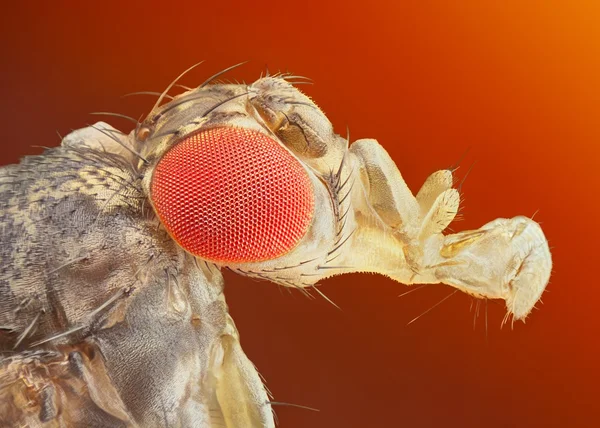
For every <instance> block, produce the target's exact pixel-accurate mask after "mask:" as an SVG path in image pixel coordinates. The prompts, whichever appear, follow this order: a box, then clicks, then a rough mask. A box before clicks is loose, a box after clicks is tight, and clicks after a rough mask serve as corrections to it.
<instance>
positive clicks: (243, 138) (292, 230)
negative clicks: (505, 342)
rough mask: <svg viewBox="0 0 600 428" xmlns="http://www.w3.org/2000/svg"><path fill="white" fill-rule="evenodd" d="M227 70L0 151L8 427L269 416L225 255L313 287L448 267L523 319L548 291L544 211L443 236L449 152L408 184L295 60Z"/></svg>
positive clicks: (2, 411)
mask: <svg viewBox="0 0 600 428" xmlns="http://www.w3.org/2000/svg"><path fill="white" fill-rule="evenodd" d="M228 70H229V69H227V70H225V71H228ZM221 74H222V73H217V74H216V75H214V76H212V77H211V78H209V79H208V80H207V81H205V82H204V83H202V84H201V85H199V86H198V87H196V88H186V91H185V92H184V93H182V94H179V95H177V96H174V97H172V96H170V95H168V92H169V91H170V90H171V89H172V87H173V86H174V85H175V83H176V82H173V83H172V84H171V85H169V87H168V88H167V89H166V90H165V91H164V92H163V93H162V94H158V95H159V98H158V101H157V102H156V105H155V106H154V108H153V109H152V110H151V111H150V113H149V114H148V115H147V117H146V118H145V119H144V120H143V121H141V122H137V121H135V120H134V122H136V125H135V129H134V130H133V131H132V132H131V133H129V134H125V133H123V132H120V131H119V130H117V129H115V128H113V127H111V126H109V125H108V124H106V123H104V122H98V123H96V124H95V125H91V126H89V127H86V128H83V129H80V130H77V131H74V132H72V133H71V134H69V135H67V136H66V137H64V138H63V139H62V143H61V145H60V147H56V148H51V149H47V150H46V151H45V152H44V153H43V154H41V155H37V156H28V157H25V158H24V159H22V161H21V162H20V163H19V164H17V165H8V166H4V167H2V168H1V169H0V230H1V237H2V245H1V246H0V251H1V254H2V258H1V264H0V268H1V270H0V355H1V360H0V423H1V424H2V426H28V427H55V426H69V427H91V426H98V427H99V426H102V427H106V426H111V427H112V426H115V427H154V426H161V427H164V426H169V427H177V426H179V427H191V426H198V427H240V428H248V427H273V426H274V418H273V413H272V409H271V404H272V403H273V402H272V401H271V398H270V396H269V394H268V392H267V391H266V389H265V387H264V386H263V383H262V381H261V378H260V376H259V374H258V372H257V370H256V369H255V367H254V366H253V365H252V363H251V362H250V360H249V359H248V358H247V357H246V355H245V354H244V352H243V350H242V348H241V347H240V342H239V335H238V332H237V329H236V326H235V324H234V322H233V319H232V318H231V317H230V315H229V314H228V310H227V304H226V302H225V296H224V294H223V277H222V275H221V272H222V270H223V269H229V270H231V271H233V272H236V273H238V274H240V275H245V276H248V277H252V278H258V279H261V280H267V281H271V282H274V283H276V284H279V285H282V286H285V287H292V288H296V289H298V290H301V291H302V292H305V293H307V292H309V291H313V290H314V291H316V292H319V290H318V288H317V286H318V284H319V283H320V282H321V281H322V280H324V279H325V278H328V277H331V276H333V275H339V274H347V273H352V272H374V273H379V274H383V275H386V276H388V277H390V278H391V279H393V280H395V281H398V282H401V283H403V284H406V285H412V284H430V283H444V284H448V285H450V286H452V287H455V288H456V289H457V291H458V290H460V291H462V292H464V293H467V294H469V295H471V296H474V297H476V298H486V299H502V300H504V301H505V303H506V309H507V316H512V317H513V319H517V320H523V319H525V317H526V316H527V315H528V314H529V312H530V311H531V309H532V308H533V306H534V304H535V303H536V302H537V301H538V299H539V298H540V296H541V294H542V292H543V291H544V288H545V287H546V284H547V283H548V280H549V276H550V271H551V257H550V251H549V248H548V243H547V241H546V239H545V237H544V234H543V232H542V230H541V228H540V226H539V225H538V224H537V223H536V222H534V221H533V220H531V219H529V218H526V217H515V218H511V219H496V220H494V221H491V222H490V223H487V224H485V225H484V226H482V227H481V228H479V229H477V230H469V231H463V232H459V233H452V234H445V233H444V231H445V230H446V229H447V227H448V225H449V224H450V223H451V222H452V221H453V219H454V218H455V215H456V214H457V212H458V210H459V204H460V193H459V190H458V189H456V188H455V187H454V181H455V180H454V178H453V171H452V170H441V171H437V172H434V173H433V174H431V175H430V176H429V177H428V178H427V179H426V181H425V183H424V184H423V185H422V187H421V188H420V190H419V191H418V192H417V193H416V195H415V194H413V193H412V192H411V190H410V189H409V188H408V186H407V185H406V183H405V182H404V180H403V178H402V175H401V173H400V171H399V170H398V168H397V167H396V165H395V163H394V161H393V160H392V159H391V157H390V156H389V155H388V153H387V152H386V151H385V150H384V148H383V147H382V146H381V145H380V144H379V143H378V142H377V141H375V140H373V139H361V140H358V141H354V142H353V143H352V144H350V141H349V139H348V138H344V137H341V136H339V135H337V134H336V133H335V132H334V130H333V128H332V125H331V123H330V122H329V120H328V119H327V117H326V116H325V115H324V113H323V112H322V111H321V110H320V109H319V108H318V107H317V106H316V104H315V103H313V101H312V100H311V99H310V98H309V97H307V96H306V95H304V94H303V93H302V92H301V91H299V90H298V89H297V88H296V85H295V84H296V83H301V82H302V81H304V80H303V79H302V78H301V77H299V76H293V75H289V74H276V75H267V76H265V77H261V78H259V79H258V80H257V81H255V82H254V83H252V84H250V85H246V84H229V83H216V82H215V79H216V78H218V77H219V76H220V75H221ZM180 77H181V76H180ZM164 101H168V102H164ZM319 293H320V292H319Z"/></svg>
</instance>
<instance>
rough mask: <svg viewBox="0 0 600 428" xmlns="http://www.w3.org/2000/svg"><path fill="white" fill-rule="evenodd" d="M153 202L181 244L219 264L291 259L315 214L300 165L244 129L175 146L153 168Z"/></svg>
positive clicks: (208, 134) (272, 142) (194, 138)
mask: <svg viewBox="0 0 600 428" xmlns="http://www.w3.org/2000/svg"><path fill="white" fill-rule="evenodd" d="M150 197H151V200H152V203H153V205H154V208H155V210H156V212H157V214H158V215H159V217H160V219H161V221H162V223H163V224H164V226H165V227H166V228H167V230H168V231H169V233H170V234H171V236H172V237H173V238H174V239H175V240H176V241H177V242H178V243H179V245H181V246H182V247H183V248H184V249H185V250H187V251H189V252H190V253H192V254H194V255H196V256H198V257H201V258H203V259H206V260H210V261H214V262H220V263H243V262H257V261H263V260H269V259H273V258H276V257H279V256H282V255H284V254H286V253H288V252H289V251H290V250H292V249H293V248H294V247H295V246H296V245H297V244H298V242H299V241H300V240H301V239H302V237H303V236H304V235H305V234H306V232H307V230H308V227H309V225H310V222H311V220H312V216H313V211H314V193H313V188H312V184H311V181H310V177H309V176H308V173H307V172H306V170H305V169H304V168H303V166H302V165H301V163H300V162H299V161H298V160H297V159H296V158H295V157H294V156H292V155H291V154H290V153H289V152H288V151H287V150H286V149H285V148H283V147H282V146H281V145H280V144H279V143H278V142H277V141H275V140H274V139H272V138H270V137H268V136H267V135H264V134H262V133H261V132H258V131H254V130H249V129H243V128H228V127H222V128H213V129H209V130H205V131H202V132H200V133H197V134H194V135H192V136H190V137H188V138H186V139H184V140H182V141H181V142H179V143H177V144H176V145H175V146H174V147H173V148H171V149H170V150H169V151H168V152H167V153H166V154H165V155H164V156H163V157H162V158H161V159H160V161H159V162H158V164H157V165H156V168H155V171H154V175H153V177H152V181H151V187H150Z"/></svg>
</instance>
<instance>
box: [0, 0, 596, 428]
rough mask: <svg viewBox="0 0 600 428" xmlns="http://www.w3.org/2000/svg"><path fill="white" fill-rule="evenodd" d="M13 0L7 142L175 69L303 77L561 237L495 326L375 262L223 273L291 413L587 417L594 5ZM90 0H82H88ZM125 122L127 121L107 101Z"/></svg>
mask: <svg viewBox="0 0 600 428" xmlns="http://www.w3.org/2000/svg"><path fill="white" fill-rule="evenodd" d="M10 3H11V6H10V7H8V6H6V5H4V6H3V7H2V9H3V10H2V12H1V15H2V16H1V17H0V20H1V24H2V25H1V29H0V31H1V37H0V46H1V52H2V71H1V75H2V78H1V81H0V85H1V89H2V90H1V93H2V102H1V105H2V107H1V112H2V117H1V122H0V123H1V126H2V150H1V155H2V158H1V161H2V163H10V162H15V161H17V159H18V158H19V157H20V156H23V155H25V154H31V153H38V152H39V150H40V149H38V148H34V147H32V145H50V146H51V145H57V144H58V142H59V140H58V137H57V136H56V132H55V131H56V130H58V131H59V132H60V133H61V134H65V133H67V132H68V131H69V130H70V129H71V128H79V127H82V126H85V124H86V123H89V122H90V121H92V120H96V118H93V117H89V116H88V115H87V113H88V112H90V111H102V110H108V111H119V112H123V113H127V114H131V115H133V116H138V115H140V114H141V113H143V112H144V111H145V109H147V108H149V107H150V106H151V104H152V102H153V100H152V99H150V98H147V99H146V98H143V99H142V98H139V99H137V100H135V99H132V98H130V99H120V98H119V97H120V96H121V95H122V94H125V93H128V92H133V91H142V90H162V88H164V86H165V85H166V84H167V83H168V82H169V81H170V80H171V79H172V78H173V77H174V76H176V75H177V74H179V72H180V71H182V70H183V69H185V68H187V67H188V66H189V65H191V64H193V63H195V62H197V61H198V60H201V59H206V60H207V62H206V63H205V64H204V65H202V66H201V68H200V69H198V70H195V71H194V72H193V73H192V74H191V75H190V76H188V77H187V78H186V82H184V83H188V84H193V83H194V82H199V81H201V79H203V78H204V77H206V76H208V75H209V74H212V73H213V72H215V71H217V70H219V69H221V68H224V67H226V66H228V65H231V64H234V63H236V62H239V61H243V60H250V63H249V64H247V65H245V66H244V67H243V68H240V69H238V70H236V71H235V72H234V73H231V74H230V77H231V78H237V79H245V80H247V81H249V80H252V79H254V78H256V77H258V75H259V74H260V72H261V71H262V70H263V69H264V67H265V65H268V67H269V69H270V70H277V69H281V70H291V71H293V72H295V73H298V74H302V75H306V76H310V77H311V78H313V79H314V80H315V82H316V85H315V86H313V87H306V86H303V87H302V88H306V91H307V92H308V93H309V94H310V95H311V96H312V97H313V98H314V99H315V100H316V102H317V103H318V104H319V105H320V106H321V107H322V108H323V109H324V111H325V112H326V113H327V114H328V116H329V117H330V118H331V120H332V122H333V123H334V125H335V126H336V129H337V130H338V132H340V133H345V129H346V125H348V126H349V127H350V132H351V135H352V137H353V139H357V138H362V137H373V138H377V139H378V140H379V141H380V142H381V143H382V144H383V145H384V146H385V147H386V149H387V150H388V151H389V152H390V153H391V154H392V156H393V158H394V159H395V160H396V162H397V164H398V166H399V167H400V169H401V171H402V173H403V175H404V177H405V179H406V181H407V183H408V184H409V186H411V188H412V189H413V190H416V189H418V187H419V186H420V184H421V183H422V182H423V180H424V179H425V178H426V176H427V175H428V174H429V173H431V172H432V171H434V170H436V169H439V168H444V167H447V166H449V165H451V164H453V163H455V162H456V161H457V160H458V159H459V158H460V157H461V155H462V154H463V153H464V152H465V150H466V149H467V148H469V147H470V148H471V149H470V151H469V153H468V154H467V156H466V159H465V160H464V161H463V164H462V165H463V167H462V168H461V169H460V170H459V175H460V174H464V172H465V171H466V169H467V167H468V165H469V164H470V163H471V162H473V161H474V160H477V161H478V163H477V164H476V165H475V167H474V169H473V170H472V171H471V173H470V175H469V178H468V179H467V180H466V183H465V185H464V187H463V192H464V194H465V197H466V201H465V211H464V214H465V220H464V221H463V222H460V223H456V224H455V225H454V226H455V228H457V229H467V228H475V227H479V226H480V225H482V224H484V223H485V222H487V221H489V220H491V219H493V218H496V217H512V216H515V215H518V214H524V215H532V214H533V213H534V212H535V211H536V210H538V209H539V213H538V214H537V217H536V219H537V220H538V221H540V222H542V226H543V228H544V230H545V233H546V235H547V237H548V238H549V241H550V244H551V246H552V247H553V258H554V263H555V270H554V273H553V276H552V279H551V283H550V285H549V287H548V293H546V294H544V296H543V299H544V305H542V306H541V310H539V311H535V312H534V313H533V315H532V316H531V317H530V318H529V319H528V320H527V324H522V323H517V324H515V328H514V330H511V329H510V328H506V327H505V328H504V329H503V330H500V322H501V319H502V317H503V315H504V311H503V309H502V307H501V306H498V305H495V304H490V305H489V313H488V321H489V328H488V333H487V337H486V333H485V326H484V324H485V322H484V315H483V312H482V313H481V314H480V316H479V318H478V319H477V320H476V325H475V329H474V328H473V317H474V316H473V312H471V313H470V312H469V305H470V299H469V298H468V297H466V296H463V295H461V296H459V295H456V296H454V297H453V298H452V299H449V300H448V301H447V302H445V303H444V304H443V305H441V306H439V307H437V308H435V309H434V310H433V311H431V312H430V313H428V314H427V315H426V316H424V317H422V318H421V319H420V320H419V321H418V322H416V323H414V324H412V325H410V326H406V323H407V322H408V321H409V320H411V319H412V318H414V317H415V316H416V315H418V314H419V313H421V312H423V311H425V310H426V309H427V308H429V307H430V306H431V305H433V304H435V303H436V302H437V301H439V300H440V299H441V298H443V297H444V296H446V295H447V294H448V292H449V289H448V288H446V287H442V286H433V287H427V288H425V289H423V290H421V291H418V292H415V293H411V294H409V295H407V296H405V297H403V298H401V299H399V298H397V295H398V294H400V293H401V292H403V291H405V290H406V287H404V286H402V285H400V284H396V283H392V282H391V281H390V280H387V279H385V278H380V277H374V276H366V275H352V276H346V277H339V278H336V279H334V280H330V281H328V282H327V283H326V284H325V285H324V287H323V291H324V292H325V293H326V294H328V295H329V297H330V298H331V299H332V300H334V301H335V302H336V303H337V304H338V305H339V306H341V307H342V308H343V311H342V312H340V311H338V310H336V309H334V308H333V307H332V306H331V305H329V304H327V303H326V302H324V301H322V300H316V301H309V300H307V299H305V298H303V297H302V296H301V295H300V294H299V293H293V295H292V296H290V295H288V293H282V292H281V290H279V289H278V288H277V286H275V285H272V284H268V283H256V282H253V281H249V280H246V279H243V278H236V277H234V276H232V275H227V278H226V279H227V281H228V283H227V290H226V294H227V297H228V301H229V303H230V306H231V312H232V313H233V316H234V318H235V319H236V322H237V324H238V327H239V330H240V332H241V335H242V342H243V345H244V348H245V350H246V352H247V354H248V355H249V356H250V358H251V359H252V360H253V361H254V362H255V363H256V365H257V366H258V368H259V369H260V371H261V373H262V374H263V375H264V377H265V378H266V380H267V382H268V386H269V388H270V389H271V391H272V392H273V393H274V394H275V398H276V399H277V400H279V401H286V402H292V403H298V404H304V405H307V406H312V407H316V408H318V409H320V410H321V411H320V412H319V413H315V412H310V411H306V410H300V409H295V408H290V407H279V408H278V412H277V413H278V415H279V419H280V422H281V426H282V427H284V428H293V427H315V428H316V427H400V426H404V427H481V426H486V427H587V426H589V427H591V426H597V423H598V417H599V416H600V415H599V410H598V409H599V405H598V404H597V397H598V381H599V380H600V379H599V372H598V367H597V363H598V359H599V357H600V351H599V349H598V344H597V339H598V328H599V326H600V322H599V319H600V317H599V316H598V315H597V313H598V310H597V304H598V298H599V296H600V289H599V288H598V274H597V272H598V263H599V262H598V260H597V256H598V238H599V234H598V212H599V210H600V203H599V197H600V196H599V192H598V189H599V185H600V180H599V178H598V177H599V169H600V164H599V160H600V156H599V153H600V151H599V149H598V144H599V142H600V121H599V119H600V29H599V28H600V27H599V22H600V4H599V3H598V2H597V1H590V2H583V1H579V2H566V1H559V2H550V1H502V2H495V1H494V2H491V1H480V0H473V1H459V2H448V1H419V2H409V1H406V2H405V1H387V2H383V1H375V0H373V1H369V2H365V3H363V2H359V1H345V2H342V1H340V2H335V3H334V2H326V1H321V2H315V3H314V4H308V3H306V2H301V1H287V2H274V1H273V2H252V3H251V4H250V3H248V4H242V3H240V4H235V3H234V2H232V1H218V0H217V1H207V2H189V3H178V2H151V1H145V2H139V3H134V2H122V3H123V4H121V5H118V6H117V5H116V3H111V2H97V3H96V4H95V5H92V2H80V1H73V2H67V1H62V2H45V1H40V2H38V4H35V3H31V2H22V3H23V5H22V6H19V5H17V3H18V2H10ZM84 3H85V5H84V6H82V4H84ZM110 122H111V123H113V124H114V125H116V126H119V127H121V128H122V129H129V126H130V125H129V124H128V123H127V122H120V121H119V120H118V119H115V120H110Z"/></svg>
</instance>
